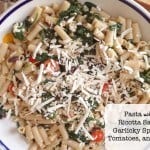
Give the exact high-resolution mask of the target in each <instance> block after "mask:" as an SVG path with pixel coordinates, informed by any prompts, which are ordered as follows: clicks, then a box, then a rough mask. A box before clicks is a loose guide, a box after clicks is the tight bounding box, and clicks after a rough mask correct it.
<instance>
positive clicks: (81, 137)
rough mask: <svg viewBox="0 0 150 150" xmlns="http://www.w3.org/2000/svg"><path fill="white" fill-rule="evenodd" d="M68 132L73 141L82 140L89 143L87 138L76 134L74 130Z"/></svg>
mask: <svg viewBox="0 0 150 150" xmlns="http://www.w3.org/2000/svg"><path fill="white" fill-rule="evenodd" d="M68 134H69V138H70V139H72V140H74V141H77V142H79V141H82V142H84V143H86V144H88V143H89V140H88V139H87V138H86V137H85V136H84V135H83V134H81V133H78V134H75V133H74V131H68Z"/></svg>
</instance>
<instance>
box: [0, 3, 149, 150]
mask: <svg viewBox="0 0 150 150" xmlns="http://www.w3.org/2000/svg"><path fill="white" fill-rule="evenodd" d="M61 1H62V0H55V1H53V0H20V1H19V2H18V3H16V4H15V5H14V6H13V7H11V8H10V9H8V10H7V11H6V12H5V13H3V14H2V15H1V16H0V41H1V40H2V38H3V36H4V34H6V33H7V32H8V31H9V30H10V29H11V27H12V25H13V24H14V23H15V22H18V21H21V20H23V19H24V18H25V17H26V16H28V15H29V14H30V12H31V11H32V9H33V8H34V7H35V6H37V5H49V4H51V3H53V2H61ZM80 1H81V2H85V1H88V0H80ZM89 1H90V0H89ZM91 2H93V3H95V4H97V5H99V6H100V7H101V8H103V9H104V10H105V11H106V12H108V13H110V14H111V15H112V16H119V15H121V16H124V17H127V18H131V19H132V20H133V21H135V22H138V23H139V24H140V27H141V31H142V35H143V39H144V40H150V13H149V12H148V11H147V10H145V9H144V8H143V7H141V6H140V5H139V4H137V3H136V2H134V1H133V0H91ZM1 140H2V141H3V142H4V143H5V145H7V147H9V149H10V150H27V147H28V144H27V143H25V141H24V140H23V137H21V136H20V135H19V134H18V133H17V132H16V125H15V123H12V122H11V121H9V120H7V119H3V120H0V149H4V150H7V148H5V146H4V145H3V144H2V143H1Z"/></svg>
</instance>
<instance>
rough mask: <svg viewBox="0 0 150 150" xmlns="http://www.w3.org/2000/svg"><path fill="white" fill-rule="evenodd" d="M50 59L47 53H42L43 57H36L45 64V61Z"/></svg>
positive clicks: (38, 55)
mask: <svg viewBox="0 0 150 150" xmlns="http://www.w3.org/2000/svg"><path fill="white" fill-rule="evenodd" d="M48 59H49V56H48V54H47V53H42V54H41V55H40V54H37V56H36V60H37V61H40V62H44V61H46V60H48Z"/></svg>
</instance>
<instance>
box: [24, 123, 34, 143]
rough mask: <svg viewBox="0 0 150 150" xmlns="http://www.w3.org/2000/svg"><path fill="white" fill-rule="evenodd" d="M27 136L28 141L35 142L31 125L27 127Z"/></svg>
mask: <svg viewBox="0 0 150 150" xmlns="http://www.w3.org/2000/svg"><path fill="white" fill-rule="evenodd" d="M25 134H26V138H27V139H28V141H31V140H33V138H34V137H33V134H32V128H31V126H30V125H26V126H25Z"/></svg>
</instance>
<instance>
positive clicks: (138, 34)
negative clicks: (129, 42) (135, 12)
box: [132, 23, 142, 43]
mask: <svg viewBox="0 0 150 150" xmlns="http://www.w3.org/2000/svg"><path fill="white" fill-rule="evenodd" d="M132 28H133V42H135V43H138V42H140V40H141V37H142V35H141V31H140V27H139V24H138V23H133V24H132Z"/></svg>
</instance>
